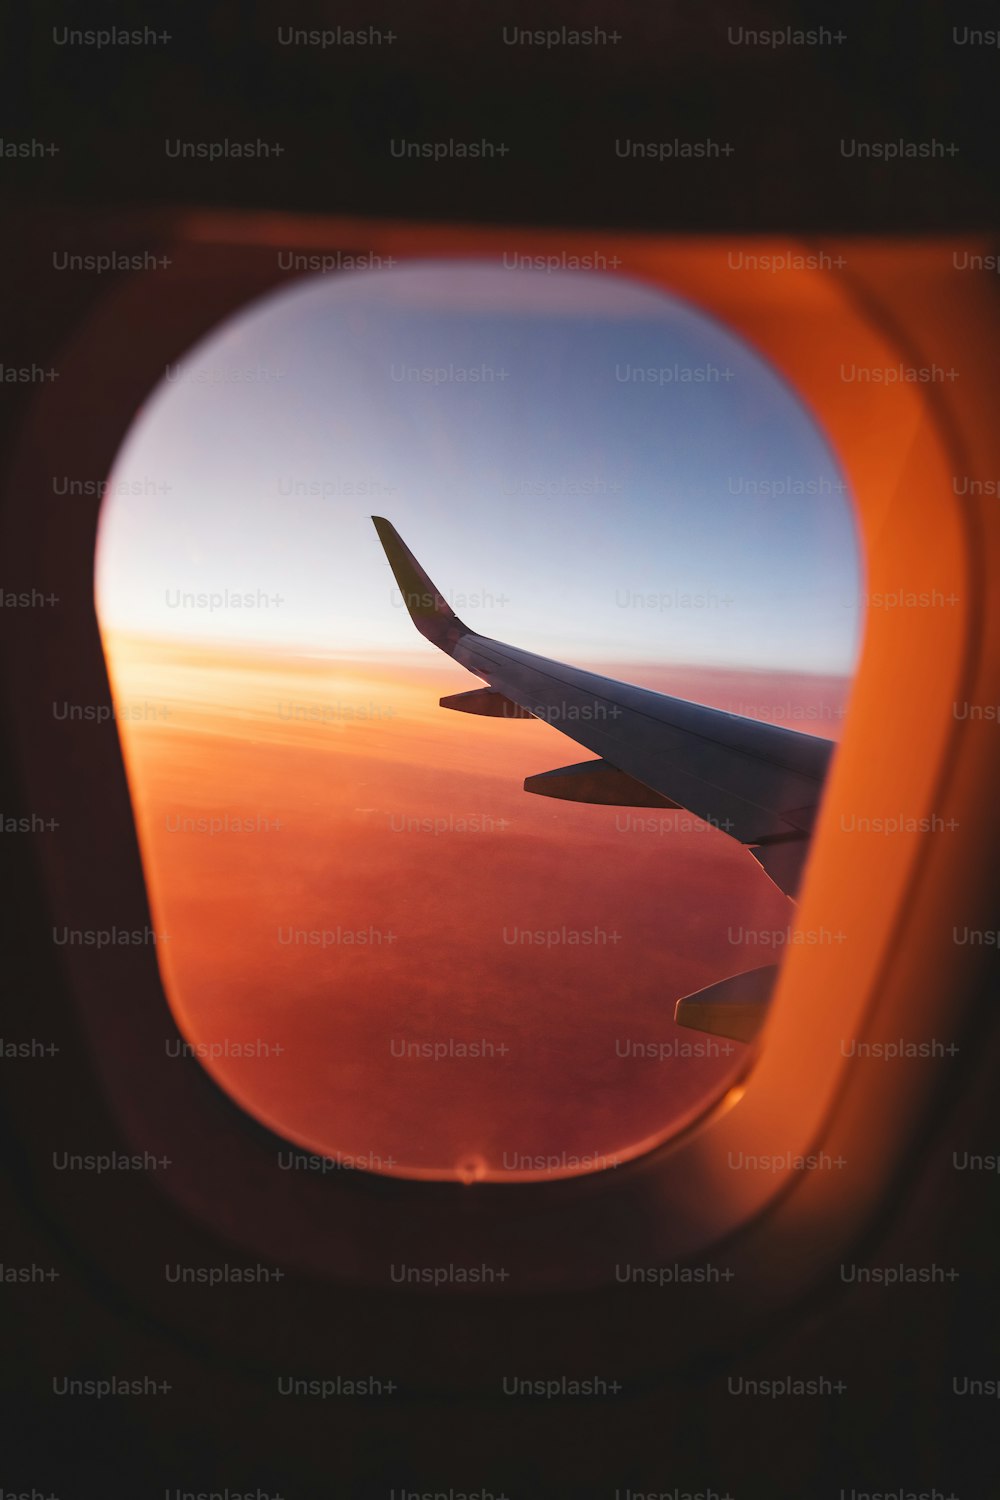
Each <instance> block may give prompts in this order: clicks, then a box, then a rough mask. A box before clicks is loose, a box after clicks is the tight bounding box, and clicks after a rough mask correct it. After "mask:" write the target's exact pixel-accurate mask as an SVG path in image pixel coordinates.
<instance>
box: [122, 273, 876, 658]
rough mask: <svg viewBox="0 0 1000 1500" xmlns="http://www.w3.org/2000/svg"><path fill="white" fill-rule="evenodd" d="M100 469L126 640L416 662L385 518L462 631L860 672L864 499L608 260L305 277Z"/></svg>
mask: <svg viewBox="0 0 1000 1500" xmlns="http://www.w3.org/2000/svg"><path fill="white" fill-rule="evenodd" d="M638 370H645V371H653V372H655V374H654V378H652V379H650V378H647V379H645V380H641V379H639V378H638V377H637V375H636V371H638ZM425 372H431V373H429V374H428V373H425ZM434 372H436V373H434ZM474 372H478V376H479V378H478V379H477V378H475V374H474ZM661 372H662V373H661ZM699 372H700V373H699ZM713 372H714V373H713ZM726 372H728V373H726ZM685 375H686V376H687V378H685ZM789 481H791V484H790V485H789ZM110 485H111V487H112V489H111V493H110V494H109V496H108V498H107V499H106V500H105V504H104V510H103V512H102V520H101V531H100V541H99V548H98V607H99V612H100V615H101V620H102V623H103V624H104V625H106V626H111V627H114V628H118V629H128V630H135V631H141V632H152V633H155V634H158V635H169V636H181V637H184V638H189V639H190V638H192V637H194V638H204V639H208V640H214V641H233V642H239V641H254V642H264V643H272V644H276V645H279V644H284V645H292V644H294V645H298V646H301V647H303V648H304V649H305V650H307V651H309V652H321V653H322V652H331V653H348V654H350V655H360V654H364V653H368V652H380V653H386V654H391V655H394V656H399V657H403V656H405V657H407V658H408V659H413V658H419V657H424V658H425V657H426V655H427V653H428V651H429V650H430V648H429V647H428V646H427V644H426V642H424V641H423V640H422V638H421V637H419V636H418V635H417V633H416V632H415V631H414V630H413V628H412V626H411V625H410V624H409V622H408V620H407V619H406V616H405V613H404V611H403V610H402V608H401V605H400V601H399V598H398V595H397V594H396V592H395V589H394V586H393V583H392V579H391V575H390V574H389V570H388V566H387V564H386V562H385V559H384V557H383V555H382V552H381V548H380V547H379V543H378V539H377V537H376V535H375V531H374V528H373V527H372V525H371V522H370V520H369V516H370V515H371V514H372V513H376V514H382V515H385V516H388V517H389V519H390V520H392V521H393V523H394V524H395V525H396V527H397V528H398V530H399V531H400V533H401V534H402V536H403V538H404V539H405V540H406V541H407V543H408V544H409V546H410V547H411V549H412V550H413V551H414V552H415V553H416V555H417V556H418V557H419V558H420V559H421V561H422V562H423V563H424V565H425V567H426V568H427V570H428V572H429V573H430V575H431V577H432V578H433V579H434V581H435V582H436V583H437V585H438V587H439V588H440V589H441V590H442V592H443V593H445V594H446V595H448V596H449V597H452V598H453V602H454V604H455V607H456V609H457V610H458V612H459V613H460V614H461V615H462V616H463V618H464V619H465V621H466V623H467V624H469V625H470V626H472V627H473V628H474V629H476V630H479V631H480V632H481V633H483V634H485V635H493V636H496V637H499V638H500V639H503V640H508V641H510V642H512V643H513V644H515V645H519V646H522V647H524V648H526V649H529V650H533V651H538V652H541V653H543V654H546V655H553V656H557V657H560V658H561V659H565V660H569V661H578V662H581V663H586V664H591V663H600V662H602V661H607V662H624V661H635V662H697V663H713V664H720V665H726V664H731V665H736V666H742V667H747V668H760V669H767V668H791V669H800V670H814V671H823V672H828V671H829V672H837V671H841V672H848V671H850V670H851V668H852V666H853V661H854V655H855V650H856V631H857V613H856V611H855V610H854V609H852V608H850V607H848V601H850V600H851V599H852V598H853V597H854V596H855V595H856V594H857V593H858V591H859V575H858V557H857V549H856V542H855V530H854V524H853V519H852V515H851V503H850V496H849V494H848V492H847V490H846V487H845V486H844V481H843V476H842V474H841V473H840V471H839V469H838V467H837V464H836V461H835V458H834V456H833V455H832V453H831V451H830V449H829V447H828V445H827V444H826V442H825V440H824V439H823V437H822V435H821V434H820V432H819V430H818V428H817V426H816V424H815V423H814V421H813V420H812V418H811V417H810V415H809V414H808V412H807V411H806V409H805V408H804V407H803V405H802V404H801V402H800V401H799V400H798V398H797V397H796V396H794V395H793V394H792V392H791V391H790V390H789V388H788V387H787V386H786V384H785V383H784V382H783V380H781V379H780V377H778V375H777V374H776V373H774V372H773V371H772V370H771V369H770V367H768V366H767V365H766V364H765V363H764V362H763V360H762V359H760V358H759V357H758V356H757V355H756V354H754V353H753V352H752V351H751V350H750V349H749V347H748V346H747V345H746V344H744V343H743V342H742V341H741V340H740V339H738V338H737V337H736V336H735V335H734V334H731V333H729V332H728V331H727V330H725V329H723V328H722V327H721V326H720V325H719V324H718V323H717V322H716V321H715V320H714V319H712V318H711V317H709V316H708V315H706V314H704V313H701V312H699V311H698V310H696V309H694V308H693V307H691V306H690V305H689V304H686V303H684V302H681V301H679V300H677V299H674V298H671V297H669V296H667V295H665V294H664V293H663V292H662V291H660V290H659V289H658V288H652V287H649V286H646V285H644V284H642V283H640V282H636V281H631V280H628V279H626V278H624V277H620V276H616V275H610V274H608V273H603V272H559V273H555V274H546V273H544V272H536V271H520V270H518V271H513V270H504V269H500V268H498V267H497V266H496V264H495V262H494V263H493V264H492V265H486V264H476V263H475V262H462V263H459V264H455V263H433V262H420V263H410V264H409V265H404V266H400V267H397V268H396V269H392V270H378V271H360V272H350V273H346V274H343V275H339V276H336V277H314V278H310V279H309V280H306V281H301V282H297V283H295V284H294V285H293V286H292V287H290V288H288V289H286V290H282V291H281V292H278V293H276V294H273V295H271V296H269V297H267V298H264V299H262V300H261V301H260V302H258V303H256V304H253V305H252V306H251V307H250V308H248V309H247V310H245V311H243V312H242V313H241V314H239V315H238V316H236V317H234V318H232V319H230V320H229V321H228V322H226V323H225V324H223V325H221V326H220V328H219V329H217V330H216V331H215V332H214V333H213V334H212V335H211V336H210V337H209V338H207V339H206V340H204V341H203V342H202V343H201V344H199V345H198V346H197V347H196V348H195V349H193V350H192V351H190V353H189V355H188V356H187V358H186V359H185V360H184V361H182V362H181V364H179V365H178V366H172V367H171V368H170V370H169V371H168V372H165V378H164V380H163V382H162V383H161V385H160V387H159V388H158V389H157V391H155V392H154V393H153V394H152V395H151V396H150V398H149V399H148V401H147V402H146V403H145V405H144V406H143V408H142V410H141V412H140V413H139V414H138V416H137V418H136V421H135V422H134V424H133V426H132V428H131V430H130V431H129V433H128V436H127V438H126V440H125V443H124V445H123V447H122V450H121V452H120V454H119V456H118V460H117V462H116V464H115V467H114V470H113V472H112V474H111V476H110ZM124 486H129V487H131V488H132V489H134V490H137V491H138V492H137V493H125V492H124V488H123V487H124ZM783 488H784V489H790V490H791V491H792V493H786V494H782V493H781V491H782V489H783ZM796 491H797V492H796ZM227 590H228V591H229V596H230V597H229V599H228V600H224V602H223V604H222V606H221V607H220V606H218V605H215V606H213V607H209V605H208V603H207V602H206V604H205V605H200V604H198V603H197V602H195V603H194V604H189V603H186V602H185V601H184V600H183V596H184V595H196V596H197V595H199V594H200V595H211V594H213V593H214V594H221V595H223V596H224V595H225V594H226V591H227ZM234 593H238V594H249V595H251V596H252V597H253V598H255V599H257V600H258V601H259V602H258V603H257V604H256V605H255V606H252V607H250V608H247V607H243V608H234V607H233V606H232V595H233V594H234ZM265 601H266V602H265ZM279 601H280V602H279Z"/></svg>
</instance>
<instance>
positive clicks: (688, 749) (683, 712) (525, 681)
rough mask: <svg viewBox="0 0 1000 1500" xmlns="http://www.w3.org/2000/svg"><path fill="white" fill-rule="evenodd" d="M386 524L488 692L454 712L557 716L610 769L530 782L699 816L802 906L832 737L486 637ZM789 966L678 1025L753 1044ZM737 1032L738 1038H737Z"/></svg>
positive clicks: (577, 770)
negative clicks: (801, 731) (775, 982)
mask: <svg viewBox="0 0 1000 1500" xmlns="http://www.w3.org/2000/svg"><path fill="white" fill-rule="evenodd" d="M372 520H373V522H374V524H375V529H376V531H377V532H378V535H379V539H380V541H381V543H382V546H383V548H384V549H385V554H386V557H387V558H388V560H389V566H390V567H391V569H392V571H393V574H394V576H395V579H396V583H397V584H398V586H399V590H400V593H401V594H402V597H403V600H404V602H405V604H406V607H407V609H408V611H409V614H410V618H411V619H412V620H413V623H414V625H415V626H416V627H417V629H418V630H419V631H420V633H421V634H422V635H423V636H425V637H426V638H427V639H428V640H429V641H431V642H432V643H433V644H434V645H435V646H437V647H438V648H439V649H440V650H441V651H444V652H445V653H446V654H447V655H448V656H451V657H454V659H455V661H457V662H459V663H460V664H461V665H462V666H463V667H466V668H468V670H469V671H470V672H473V673H475V675H476V676H477V677H479V678H481V679H482V681H483V682H484V683H485V684H486V686H485V687H480V688H474V689H472V691H471V692H468V693H456V694H451V695H450V696H448V697H445V698H442V699H441V700H440V701H441V706H442V707H443V708H451V709H457V710H459V711H461V712H465V713H474V714H485V715H489V716H490V717H494V718H526V717H534V718H538V719H543V720H544V721H545V723H547V724H551V725H552V726H553V727H554V728H555V729H558V730H560V731H561V732H562V733H563V734H565V735H567V736H568V737H569V738H570V739H572V740H575V741H576V742H577V744H579V745H582V746H584V748H585V749H587V750H589V751H590V752H591V754H592V755H594V756H596V757H597V759H596V760H588V761H583V762H580V763H577V764H574V765H569V766H563V767H560V768H559V769H557V770H553V771H546V772H542V773H541V774H540V775H535V776H528V777H527V778H526V779H525V782H524V789H525V791H528V792H534V793H536V794H539V795H542V796H549V797H560V798H566V799H569V800H572V801H578V802H597V803H606V804H614V805H618V806H627V807H675V808H678V807H679V808H685V809H686V810H687V811H689V812H691V813H693V814H694V815H695V816H696V817H698V818H701V819H703V820H704V821H705V822H706V823H710V824H712V825H714V826H715V827H717V828H719V829H721V830H722V832H724V833H727V834H729V835H730V837H732V838H734V839H736V840H738V841H739V842H740V843H741V844H743V845H745V846H746V847H747V848H748V849H749V851H750V853H751V854H752V855H753V856H754V858H755V859H756V860H757V861H758V863H759V864H760V865H761V866H762V867H763V869H764V870H765V871H766V873H767V874H768V876H769V877H770V878H771V880H773V881H774V883H775V885H777V886H778V887H779V889H780V890H782V891H783V892H784V893H785V894H786V895H788V896H792V897H794V896H795V894H796V892H797V890H798V886H799V881H800V877H801V874H802V869H803V866H804V864H805V860H806V855H807V853H808V849H809V839H810V835H811V833H812V829H813V824H814V822H815V819H816V814H817V811H818V808H819V803H820V798H821V796H822V793H823V784H824V781H825V779H826V774H827V771H828V769H829V766H830V761H831V758H832V756H833V751H834V745H833V743H832V742H831V741H829V740H822V739H818V738H817V737H815V736H813V735H808V734H799V733H796V732H795V731H794V730H791V729H783V728H781V727H779V726H777V725H774V724H764V723H761V722H759V721H758V720H756V719H747V718H744V717H742V716H741V715H739V714H729V713H724V712H723V711H722V710H721V709H717V708H706V707H705V706H704V705H702V704H699V703H691V702H689V701H688V700H686V699H684V698H671V697H668V696H667V695H666V694H664V693H656V692H652V691H650V690H649V689H648V688H640V687H635V686H633V685H632V684H630V683H627V682H616V681H615V680H614V679H613V678H610V677H601V676H598V675H597V674H596V673H594V672H584V671H581V670H580V669H579V668H577V667H570V666H566V665H565V664H564V663H563V662H558V661H552V660H550V659H549V658H548V657H545V656H536V655H534V653H533V652H531V651H521V650H519V649H518V648H517V647H515V646H508V645H505V644H503V643H502V642H500V641H494V640H491V639H489V638H488V637H487V636H481V635H477V634H476V632H475V631H473V630H470V629H469V627H468V626H467V625H465V624H464V623H463V622H462V621H461V620H460V619H459V618H458V616H457V615H456V614H455V613H454V611H453V610H452V609H451V607H450V605H449V604H448V603H447V602H446V600H445V599H444V598H443V597H442V595H441V594H440V592H439V591H438V589H437V588H436V587H435V586H434V584H433V583H432V582H431V580H430V578H429V577H428V576H427V574H426V572H425V571H424V569H423V568H422V567H421V565H420V564H419V563H418V562H417V560H416V558H415V557H414V556H413V553H412V552H411V551H410V550H409V548H408V547H407V546H406V544H405V543H404V542H403V540H402V538H401V537H400V535H399V533H398V532H397V531H396V529H395V527H394V526H393V525H392V524H391V523H390V522H389V521H387V520H385V519H384V517H382V516H373V517H372ZM776 973H777V966H769V967H768V968H766V969H756V970H752V971H750V973H749V974H739V975H735V976H733V978H731V979H727V980H723V981H722V982H721V984H720V985H713V986H710V987H709V989H708V990H701V991H699V992H698V993H697V995H692V996H688V997H685V998H684V999H682V1000H680V1001H678V1004H677V1011H676V1019H677V1020H678V1021H679V1022H681V1024H685V1025H693V1026H696V1027H697V1028H698V1029H699V1030H706V1031H712V1032H716V1033H718V1034H720V1035H725V1036H737V1037H738V1038H739V1040H748V1039H749V1037H750V1036H752V1035H753V1034H755V1032H756V1030H757V1029H758V1027H759V1025H760V1024H761V1022H762V1020H763V1017H764V1013H765V1009H766V1004H767V999H768V997H769V995H770V991H771V987H772V984H773V978H774V975H775V974H776ZM727 1028H728V1029H727Z"/></svg>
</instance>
